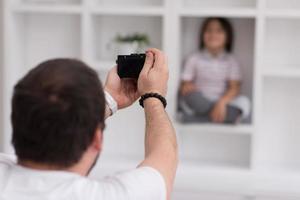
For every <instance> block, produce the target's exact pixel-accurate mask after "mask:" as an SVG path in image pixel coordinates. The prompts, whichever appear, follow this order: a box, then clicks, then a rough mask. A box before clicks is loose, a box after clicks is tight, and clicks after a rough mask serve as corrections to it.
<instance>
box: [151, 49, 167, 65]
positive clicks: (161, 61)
mask: <svg viewBox="0 0 300 200" xmlns="http://www.w3.org/2000/svg"><path fill="white" fill-rule="evenodd" d="M148 52H152V53H153V54H154V60H155V61H154V66H155V67H156V68H158V69H164V68H166V67H167V65H166V56H165V55H164V53H163V52H162V51H160V50H158V49H155V48H152V49H149V50H148Z"/></svg>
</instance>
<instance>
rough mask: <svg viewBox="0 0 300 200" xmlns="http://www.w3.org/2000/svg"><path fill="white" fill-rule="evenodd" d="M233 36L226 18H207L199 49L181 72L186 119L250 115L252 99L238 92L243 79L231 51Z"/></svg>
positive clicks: (220, 119)
mask: <svg viewBox="0 0 300 200" xmlns="http://www.w3.org/2000/svg"><path fill="white" fill-rule="evenodd" d="M233 40H234V35H233V30H232V26H231V24H230V22H229V21H228V20H227V19H225V18H219V17H213V18H208V19H206V20H205V21H204V23H203V26H202V29H201V32H200V51H199V52H197V53H195V54H194V55H192V56H190V57H189V58H188V60H187V62H186V64H185V66H184V70H183V73H182V76H181V81H182V83H181V87H180V101H179V102H180V109H181V110H182V111H183V118H182V121H183V122H215V123H237V122H238V121H240V120H241V119H242V118H246V117H247V116H248V115H249V113H250V102H249V99H248V98H247V97H244V96H239V93H240V87H241V81H242V79H241V71H240V66H239V65H238V63H237V61H236V60H235V58H234V57H233V55H232V54H231V51H232V48H233Z"/></svg>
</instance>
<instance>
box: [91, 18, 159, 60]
mask: <svg viewBox="0 0 300 200" xmlns="http://www.w3.org/2000/svg"><path fill="white" fill-rule="evenodd" d="M92 29H93V30H92V34H93V36H92V51H93V52H94V56H93V59H95V60H96V61H103V60H115V59H116V57H117V51H116V49H117V47H116V44H115V42H114V40H115V38H116V36H117V35H118V34H120V35H122V36H124V35H128V34H134V33H143V34H147V35H148V36H149V38H150V43H151V44H150V46H151V47H156V48H159V49H161V48H162V18H161V17H158V16H151V17H150V16H149V17H148V16H147V17H145V16H139V17H136V16H101V15H95V16H93V26H92Z"/></svg>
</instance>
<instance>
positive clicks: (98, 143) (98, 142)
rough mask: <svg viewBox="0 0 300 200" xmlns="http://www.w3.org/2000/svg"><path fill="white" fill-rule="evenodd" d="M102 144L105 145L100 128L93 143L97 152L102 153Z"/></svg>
mask: <svg viewBox="0 0 300 200" xmlns="http://www.w3.org/2000/svg"><path fill="white" fill-rule="evenodd" d="M102 143H103V134H102V130H101V129H100V128H97V129H96V131H95V134H94V139H93V142H92V147H93V148H94V149H95V150H97V151H99V152H100V151H101V150H102Z"/></svg>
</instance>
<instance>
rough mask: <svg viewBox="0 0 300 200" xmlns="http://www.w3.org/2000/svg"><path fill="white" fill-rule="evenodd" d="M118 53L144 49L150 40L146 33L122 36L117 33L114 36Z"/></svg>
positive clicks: (136, 51)
mask: <svg viewBox="0 0 300 200" xmlns="http://www.w3.org/2000/svg"><path fill="white" fill-rule="evenodd" d="M115 42H116V44H117V50H118V54H123V55H124V54H130V53H138V52H141V51H144V49H145V48H146V47H147V46H149V44H150V40H149V37H148V35H147V34H142V33H134V34H129V35H125V36H122V35H120V34H118V35H117V36H116V38H115Z"/></svg>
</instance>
